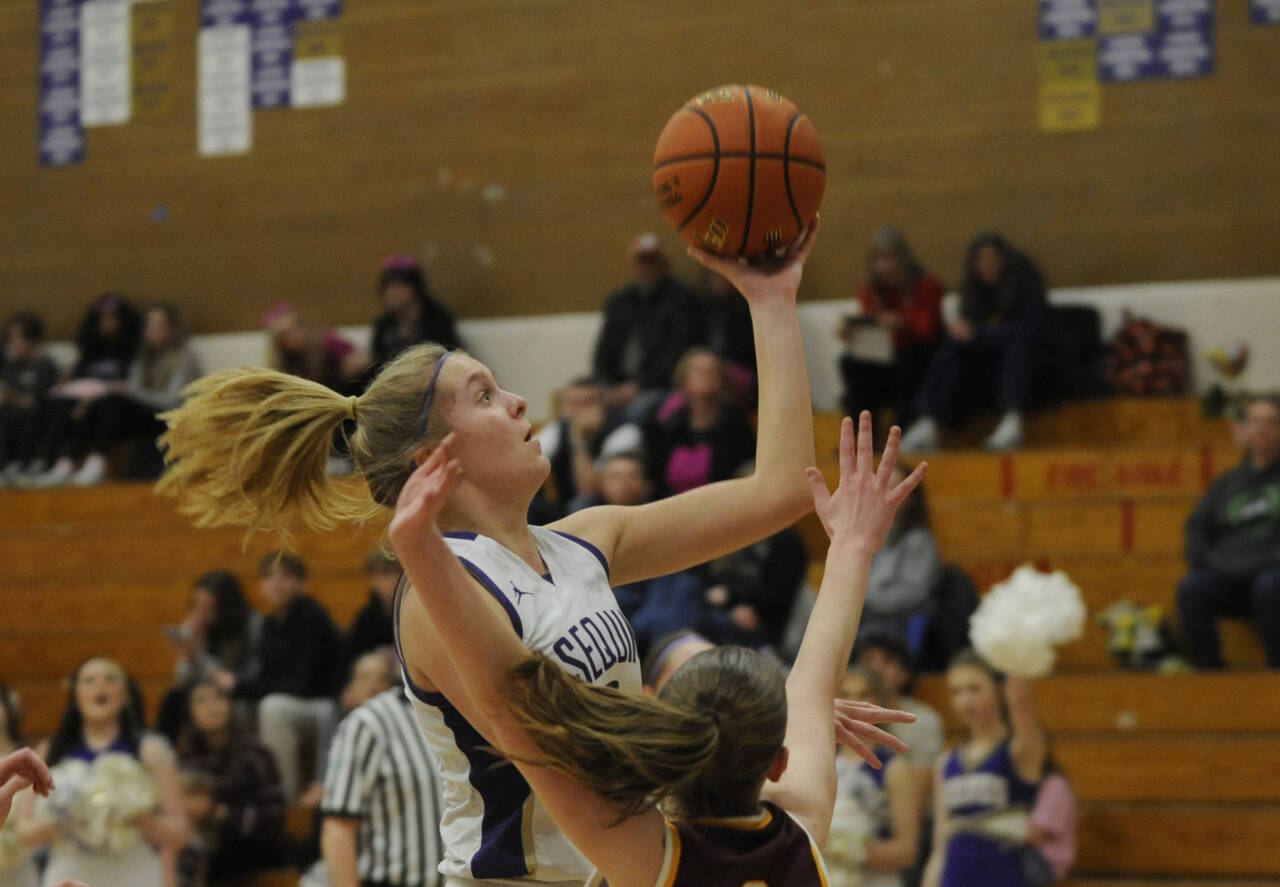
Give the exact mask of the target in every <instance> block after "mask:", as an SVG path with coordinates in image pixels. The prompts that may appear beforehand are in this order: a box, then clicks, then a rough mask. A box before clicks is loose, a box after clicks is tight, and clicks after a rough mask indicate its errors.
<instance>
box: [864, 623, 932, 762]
mask: <svg viewBox="0 0 1280 887" xmlns="http://www.w3.org/2000/svg"><path fill="white" fill-rule="evenodd" d="M856 658H857V664H858V665H861V666H865V667H866V668H869V669H870V670H871V671H873V672H874V673H875V674H876V675H877V677H879V679H880V684H881V686H882V687H883V688H884V693H885V700H886V701H885V703H884V705H885V706H886V707H887V708H897V709H901V710H903V711H907V712H910V713H911V714H913V715H915V716H916V720H915V722H914V723H911V724H888V725H886V726H885V729H886V730H888V731H889V732H890V733H892V734H893V735H894V736H897V737H898V738H899V739H901V740H902V741H903V742H905V743H906V744H907V748H908V751H907V757H908V759H909V760H910V761H911V762H912V763H913V764H915V765H916V766H917V767H920V768H922V769H924V770H928V769H929V768H930V767H932V766H933V764H934V761H936V760H937V758H938V755H939V754H940V753H941V752H942V743H943V732H942V718H941V716H939V714H938V713H937V712H936V711H934V710H933V709H932V708H931V707H930V706H929V705H927V704H926V703H924V702H921V701H920V700H919V699H917V698H915V697H914V696H911V695H909V694H910V692H911V682H912V681H913V680H914V679H915V669H914V664H913V663H912V661H911V652H910V651H909V650H908V649H907V645H906V643H904V642H903V641H902V639H901V638H897V637H893V636H886V635H879V636H875V635H873V636H870V637H866V638H862V639H860V640H859V641H858V646H857V654H856Z"/></svg>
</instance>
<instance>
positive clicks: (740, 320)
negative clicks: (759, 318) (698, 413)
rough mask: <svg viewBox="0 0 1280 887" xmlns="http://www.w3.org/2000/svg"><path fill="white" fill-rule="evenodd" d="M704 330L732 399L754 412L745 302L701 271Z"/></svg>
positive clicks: (751, 338) (751, 333) (751, 339)
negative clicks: (729, 387) (720, 362)
mask: <svg viewBox="0 0 1280 887" xmlns="http://www.w3.org/2000/svg"><path fill="white" fill-rule="evenodd" d="M702 279H703V284H702V291H701V293H700V295H699V298H700V299H701V300H702V311H703V326H704V328H705V329H706V334H707V347H708V348H710V349H711V350H712V351H714V352H715V353H716V356H718V357H719V358H720V360H721V361H723V362H724V367H725V372H726V373H727V374H728V376H729V382H730V384H731V386H732V389H733V395H734V397H735V398H736V399H737V400H738V401H739V402H740V403H741V404H742V406H743V408H744V409H748V410H750V409H754V408H755V402H756V343H755V328H754V327H753V326H752V323H751V310H750V308H748V307H747V300H746V299H744V298H742V296H741V295H740V294H739V293H738V291H737V290H736V289H734V288H733V284H731V283H730V282H729V281H728V280H727V279H726V278H725V277H724V275H722V274H717V273H716V272H715V271H712V270H711V269H710V268H704V269H703V275H702Z"/></svg>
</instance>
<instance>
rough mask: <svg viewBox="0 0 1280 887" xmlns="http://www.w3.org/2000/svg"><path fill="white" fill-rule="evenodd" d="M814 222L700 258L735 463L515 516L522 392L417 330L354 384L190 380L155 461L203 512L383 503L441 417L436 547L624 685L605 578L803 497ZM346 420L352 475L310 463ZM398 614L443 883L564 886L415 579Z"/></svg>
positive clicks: (321, 523) (570, 854) (268, 527)
mask: <svg viewBox="0 0 1280 887" xmlns="http://www.w3.org/2000/svg"><path fill="white" fill-rule="evenodd" d="M815 228H816V225H815ZM814 233H815V232H814V231H811V232H809V235H808V236H807V237H806V238H805V240H804V241H802V242H801V243H800V244H799V245H798V246H797V248H796V249H795V251H794V252H793V253H792V255H790V256H789V257H788V258H787V259H786V260H783V261H779V262H776V263H774V264H773V265H772V266H771V267H768V268H761V267H759V266H752V265H745V264H739V263H738V262H737V261H735V260H732V259H719V258H716V257H711V256H707V255H703V254H699V256H700V258H701V260H702V261H703V262H705V263H708V264H711V265H713V266H715V267H717V268H719V269H722V273H724V274H726V275H728V276H730V277H731V279H733V280H734V282H735V285H736V286H737V287H738V289H739V290H740V291H741V292H742V293H743V294H744V296H745V297H746V299H747V301H748V304H749V305H750V309H751V312H752V315H753V317H754V318H755V320H756V324H755V329H756V349H757V354H758V356H759V364H760V390H761V395H760V413H759V427H760V431H759V441H760V443H759V447H758V450H757V458H756V471H755V472H754V473H753V474H752V475H751V476H749V477H745V478H739V479H734V480H730V481H726V482H723V483H720V484H711V485H708V486H706V487H701V488H699V489H697V490H693V491H691V492H689V493H687V494H684V495H681V496H676V497H672V498H670V499H665V500H662V501H658V502H651V503H647V504H644V505H638V506H629V507H624V506H601V507H597V508H589V509H585V510H583V511H580V512H577V513H575V514H572V515H570V516H568V517H566V518H564V519H563V520H560V521H557V522H556V523H553V524H551V525H550V526H548V527H545V528H544V527H531V526H529V524H528V523H527V521H526V514H527V512H528V507H529V503H530V502H531V501H532V499H533V496H534V494H535V493H536V492H537V491H538V489H539V488H540V487H541V485H542V483H543V481H544V480H545V479H546V476H547V473H548V470H549V463H548V461H547V459H546V457H545V456H544V455H543V454H542V453H541V451H540V447H539V445H538V443H537V442H536V441H533V440H531V437H532V434H531V432H532V423H531V422H530V421H529V420H528V418H527V417H526V415H525V411H526V404H525V401H524V399H523V398H521V397H520V396H518V395H516V394H513V393H511V392H508V391H505V390H503V389H502V388H501V387H499V385H498V382H497V380H496V379H494V377H493V373H492V372H490V370H489V369H488V367H486V366H485V365H484V364H482V363H480V362H479V361H478V360H475V359H474V358H472V357H470V356H469V355H467V354H464V353H460V352H453V351H446V350H445V349H444V348H442V347H439V346H431V345H421V346H416V347H413V348H410V349H408V350H406V351H404V352H403V353H401V354H400V355H399V356H397V357H396V358H395V359H394V360H392V361H391V362H390V363H388V364H387V366H386V367H385V368H384V369H383V370H382V371H381V372H380V373H379V374H378V376H377V377H376V378H375V379H374V380H373V381H372V382H371V383H370V385H369V387H368V389H367V390H366V391H365V393H364V394H362V395H360V396H359V397H346V398H344V397H341V396H338V395H336V394H335V393H334V392H333V391H331V390H329V389H326V388H324V387H323V386H320V385H316V384H310V383H308V382H306V381H304V380H301V379H298V378H296V377H290V376H286V375H284V374H282V373H278V372H272V371H269V370H259V369H242V370H230V371H226V372H222V373H217V374H214V375H213V376H210V377H207V378H205V379H203V380H201V381H200V382H198V383H196V384H195V385H194V386H192V388H191V389H190V390H189V398H188V400H187V401H186V403H185V404H184V405H183V407H182V408H181V409H180V410H177V411H175V412H174V413H171V414H169V416H168V417H167V418H168V421H169V423H170V430H169V432H168V434H167V435H166V437H165V439H164V443H165V444H166V445H167V447H168V454H167V458H168V461H169V470H168V473H167V474H166V476H165V477H164V478H162V480H161V482H160V485H159V487H160V489H161V490H162V491H164V492H168V493H170V494H173V495H176V496H178V497H179V498H180V499H181V501H182V507H183V508H184V509H185V510H186V511H187V512H188V513H189V514H192V515H194V516H195V517H196V521H197V523H198V524H199V525H200V526H219V525H237V526H243V527H247V528H249V529H250V531H276V532H283V533H285V534H287V533H288V530H289V528H291V527H295V526H298V525H301V526H305V527H308V528H310V529H315V530H325V529H331V528H333V527H336V526H337V525H339V524H340V523H341V522H343V521H347V520H352V519H356V520H359V519H369V518H372V517H374V516H379V515H381V516H382V517H383V518H385V517H386V515H387V514H388V509H391V508H393V507H394V505H395V502H396V500H397V497H398V496H399V495H400V491H401V490H402V489H403V487H404V485H405V483H406V482H407V481H408V479H409V477H410V476H411V475H412V474H413V472H414V470H415V469H416V468H417V466H419V465H421V464H423V463H424V462H426V461H427V459H428V458H430V456H431V454H432V452H433V451H434V450H435V449H436V448H437V447H438V446H439V444H440V442H441V441H442V440H444V438H445V436H446V435H447V434H449V433H452V434H453V448H452V450H453V454H454V457H455V458H456V459H457V461H458V463H459V464H460V465H461V466H462V468H463V470H464V476H463V477H462V478H461V480H460V482H459V484H458V487H457V489H456V490H455V491H454V494H453V496H452V497H451V498H450V501H449V503H448V506H447V507H446V508H445V510H444V512H443V513H442V514H441V516H440V519H439V525H440V526H441V528H442V529H443V530H444V531H445V532H446V533H447V534H448V535H447V536H446V537H445V538H446V539H447V544H448V546H449V549H450V551H452V552H453V553H454V554H455V555H456V556H457V557H458V558H459V560H460V562H462V563H463V564H464V566H466V568H467V570H468V572H469V574H470V575H471V576H472V577H474V579H475V581H477V582H479V583H480V584H481V585H483V586H484V588H485V589H486V590H487V592H488V595H487V597H486V601H487V605H488V606H490V607H491V608H493V609H494V610H495V611H497V612H501V613H502V614H504V618H505V619H506V620H507V624H509V625H510V630H511V631H513V632H514V633H515V634H516V635H517V636H518V637H519V638H520V639H521V640H522V641H523V642H524V645H525V646H526V647H528V648H529V649H531V650H538V651H541V652H543V653H545V654H547V655H548V656H550V657H552V658H553V659H554V660H555V661H556V662H558V664H559V665H560V666H561V667H563V668H565V669H566V670H568V671H569V672H570V673H571V674H574V675H576V676H578V677H581V678H582V679H583V680H586V681H589V682H591V683H593V684H600V685H612V686H614V687H616V688H618V689H622V690H624V691H625V692H629V693H639V692H640V673H639V671H640V670H639V663H638V661H637V651H636V644H635V639H634V636H633V635H632V633H631V631H630V628H629V627H628V626H627V623H626V620H625V619H624V618H623V617H622V614H621V613H620V611H619V609H618V604H617V600H616V598H615V597H614V595H613V591H612V589H611V583H612V584H625V583H628V582H636V581H639V580H642V579H647V578H650V577H652V576H658V575H664V574H666V573H671V572H674V571H676V570H681V569H685V568H687V567H689V566H692V565H694V564H697V563H702V562H704V561H706V560H709V559H711V558H714V557H718V556H720V555H723V554H727V553H728V552H730V551H733V550H735V549H737V548H740V547H742V546H743V545H747V544H750V543H752V542H754V541H756V540H758V539H761V538H763V537H765V536H767V535H769V534H771V533H774V532H777V531H778V530H779V529H781V528H782V527H784V526H787V525H789V524H791V523H793V522H795V521H796V520H797V519H798V518H799V517H800V516H801V515H803V514H804V513H806V512H807V511H808V510H809V509H810V508H811V507H812V502H811V500H810V495H809V491H808V489H807V488H806V485H805V481H804V474H803V472H804V469H805V467H806V466H808V465H810V464H812V462H813V433H812V424H813V422H812V410H811V407H810V401H809V380H808V376H807V374H806V371H805V363H804V347H803V342H802V340H801V336H800V325H799V321H798V319H797V316H796V290H797V288H798V287H799V284H800V277H801V271H802V268H803V265H804V260H805V258H806V257H807V256H808V253H809V250H810V248H811V246H812V243H813V238H814ZM348 420H353V421H354V423H355V431H354V433H352V435H351V438H350V452H351V456H352V458H353V460H354V462H355V466H356V471H357V473H358V475H359V476H360V478H361V479H362V480H363V481H364V483H363V484H353V483H350V482H347V483H340V482H336V481H334V480H333V479H331V478H329V477H327V476H326V474H325V464H326V461H327V456H328V450H329V441H330V438H331V435H332V434H333V433H334V431H335V430H336V429H337V428H338V427H339V426H340V425H342V423H344V422H346V421H348ZM396 624H397V626H398V631H399V634H400V641H401V649H400V654H401V658H402V661H403V664H404V670H405V674H406V677H407V679H408V683H409V690H410V693H411V695H412V698H413V702H414V705H415V707H416V708H417V715H418V720H419V722H420V723H421V724H422V727H423V729H424V731H425V732H426V734H427V736H428V739H429V742H430V743H431V745H432V747H433V748H434V750H435V751H436V752H437V753H438V756H439V758H440V762H441V772H442V777H443V779H444V782H445V797H446V810H445V811H444V818H443V822H442V826H441V831H442V835H443V837H444V840H445V844H446V848H445V850H446V852H445V861H444V863H443V866H442V871H443V872H444V873H445V874H446V876H447V877H448V882H447V883H449V884H451V885H452V884H469V883H474V882H476V881H481V882H484V883H502V882H504V881H506V882H514V883H525V882H528V881H538V882H552V883H556V882H559V883H564V884H581V883H582V881H583V879H584V878H585V877H586V876H587V874H588V873H589V871H590V868H591V867H590V864H589V863H588V861H587V860H586V858H585V857H584V856H583V855H582V854H581V853H580V852H579V851H578V850H577V849H576V848H574V847H573V845H572V844H571V843H570V842H569V841H568V839H566V838H565V837H564V836H563V835H562V834H560V832H559V831H558V830H557V829H556V827H555V826H554V824H553V823H552V822H551V820H550V817H549V816H548V815H547V813H546V811H545V810H543V809H542V808H541V807H540V806H539V805H538V804H536V803H534V802H533V798H532V792H531V791H530V789H529V786H528V785H527V783H526V782H525V781H524V780H523V779H522V778H521V777H520V775H519V774H518V773H517V772H515V771H514V770H513V769H511V768H505V769H504V768H498V769H493V768H491V767H490V766H489V764H490V762H489V760H488V758H486V757H485V752H484V751H483V748H482V747H483V746H484V745H486V743H485V742H484V740H483V739H482V738H481V737H480V735H479V733H478V732H477V730H476V728H475V725H474V722H473V718H475V717H476V716H477V714H476V712H475V711H474V710H473V709H471V708H470V707H468V706H467V705H466V704H465V701H464V699H465V695H464V694H463V692H462V686H461V683H460V681H459V679H458V676H457V674H456V672H455V669H454V668H453V666H452V664H451V663H450V661H449V659H448V657H447V656H446V655H445V654H444V652H443V651H444V647H443V644H442V643H441V641H440V639H439V636H438V635H439V632H438V629H437V628H436V626H435V625H434V623H433V621H432V620H431V619H430V618H429V617H428V615H427V612H426V609H425V607H424V606H423V605H422V603H421V601H420V600H419V598H418V596H417V595H412V594H401V595H400V596H399V597H398V599H397V613H396ZM460 703H461V704H460ZM473 763H474V764H475V767H474V768H473Z"/></svg>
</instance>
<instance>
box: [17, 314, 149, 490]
mask: <svg viewBox="0 0 1280 887" xmlns="http://www.w3.org/2000/svg"><path fill="white" fill-rule="evenodd" d="M141 339H142V316H141V315H140V314H139V313H138V311H137V309H135V308H134V307H133V305H131V304H130V303H129V302H128V301H126V300H125V299H124V297H123V296H121V295H119V294H118V293H108V294H106V295H104V296H101V297H99V298H98V299H97V300H96V301H94V303H93V304H92V305H90V306H89V309H88V311H86V312H85V316H84V319H83V320H82V321H81V322H80V329H79V332H78V333H77V334H76V347H77V349H78V352H79V353H78V356H77V358H76V362H75V365H74V366H73V367H72V369H71V373H70V381H68V382H64V383H62V384H60V385H55V386H54V387H53V388H52V389H50V391H49V395H50V397H49V401H48V416H47V420H46V421H45V422H44V431H43V434H42V435H41V438H42V439H41V443H40V445H39V447H38V448H37V450H36V454H35V461H36V465H35V466H34V467H35V470H36V471H37V473H38V476H37V477H36V478H35V482H36V483H37V484H40V485H58V484H63V483H66V482H67V481H68V480H70V479H71V475H72V474H73V473H74V471H75V462H74V461H73V458H72V457H73V456H79V455H80V452H79V451H80V450H83V448H84V446H85V444H86V441H84V439H83V438H82V437H81V436H80V433H79V432H80V431H82V429H83V427H84V422H85V420H86V418H87V416H88V413H89V408H90V406H91V405H92V404H93V401H95V400H97V399H98V398H100V397H102V396H103V395H104V394H106V389H107V385H108V384H110V383H112V382H123V381H124V380H125V379H127V378H128V376H129V368H130V367H131V366H132V365H133V361H134V359H135V358H136V357H137V356H138V347H139V345H140V343H141ZM45 469H47V470H45Z"/></svg>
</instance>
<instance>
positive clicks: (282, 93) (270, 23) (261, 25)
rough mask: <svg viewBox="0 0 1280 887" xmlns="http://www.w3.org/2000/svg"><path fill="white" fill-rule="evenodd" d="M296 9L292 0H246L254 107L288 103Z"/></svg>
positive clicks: (276, 106) (279, 106)
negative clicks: (249, 26) (250, 27)
mask: <svg viewBox="0 0 1280 887" xmlns="http://www.w3.org/2000/svg"><path fill="white" fill-rule="evenodd" d="M298 13H299V9H298V4H297V2H296V0H249V15H250V20H251V22H252V24H253V38H252V40H253V42H252V44H251V46H250V65H251V72H250V76H251V77H252V90H253V106H254V107H255V108H286V107H288V106H289V83H290V79H291V76H290V68H291V66H292V65H293V22H294V19H296V18H297V17H298Z"/></svg>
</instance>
